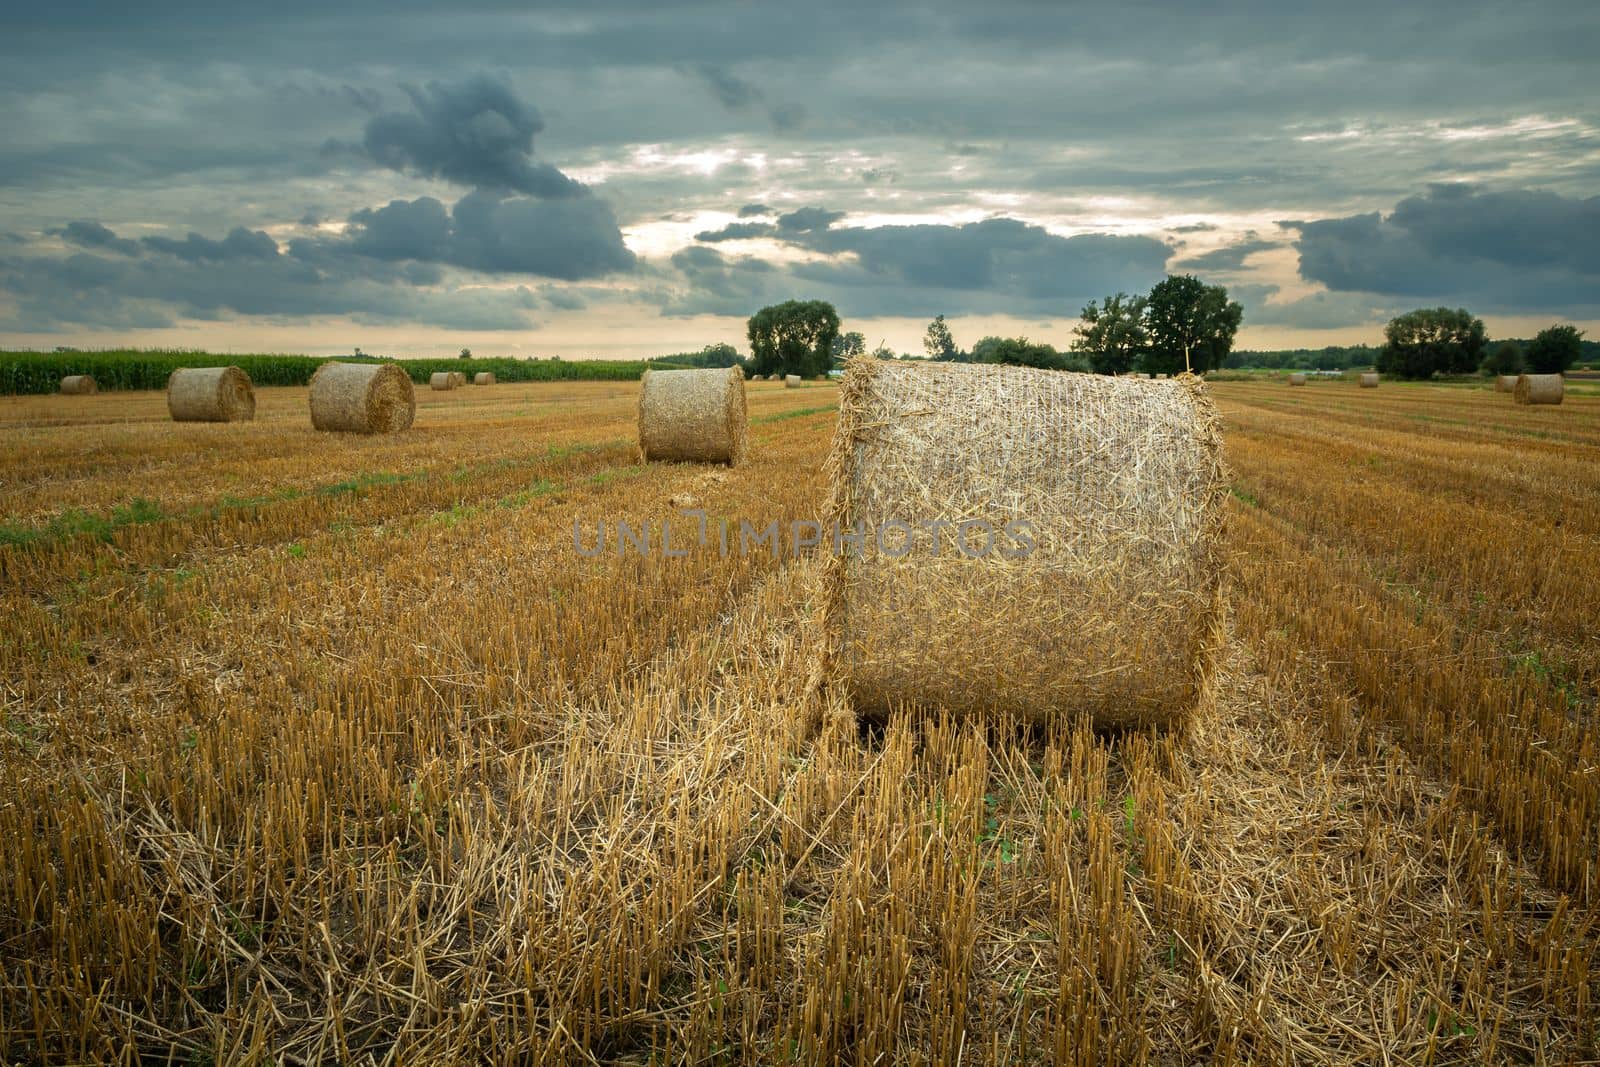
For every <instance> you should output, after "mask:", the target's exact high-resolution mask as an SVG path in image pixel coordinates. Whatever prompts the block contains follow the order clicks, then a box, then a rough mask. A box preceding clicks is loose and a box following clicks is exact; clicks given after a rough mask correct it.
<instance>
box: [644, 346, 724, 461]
mask: <svg viewBox="0 0 1600 1067" xmlns="http://www.w3.org/2000/svg"><path fill="white" fill-rule="evenodd" d="M749 437H750V420H749V419H748V418H747V417H746V415H745V404H744V372H743V371H742V370H740V369H739V368H738V367H727V368H725V369H714V370H647V371H645V372H644V377H643V379H641V381H640V382H639V451H640V453H641V454H642V455H643V456H644V459H645V462H647V463H648V462H652V461H655V460H688V461H690V462H695V463H726V464H728V465H729V466H730V467H735V466H738V465H739V464H740V463H742V462H743V461H744V457H745V451H746V449H747V448H748V446H749Z"/></svg>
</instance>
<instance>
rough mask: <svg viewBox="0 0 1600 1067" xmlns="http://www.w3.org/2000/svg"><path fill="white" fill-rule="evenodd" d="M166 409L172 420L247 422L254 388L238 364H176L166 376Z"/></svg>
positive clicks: (253, 410) (252, 408)
mask: <svg viewBox="0 0 1600 1067" xmlns="http://www.w3.org/2000/svg"><path fill="white" fill-rule="evenodd" d="M167 411H168V413H170V414H171V415H172V418H173V421H175V422H248V421H250V420H251V419H253V418H255V417H256V391H255V389H254V388H252V387H251V385H250V375H248V374H246V373H245V372H244V371H243V370H241V369H239V368H238V367H179V368H178V369H177V370H175V371H173V372H172V373H171V374H169V375H168V376H167Z"/></svg>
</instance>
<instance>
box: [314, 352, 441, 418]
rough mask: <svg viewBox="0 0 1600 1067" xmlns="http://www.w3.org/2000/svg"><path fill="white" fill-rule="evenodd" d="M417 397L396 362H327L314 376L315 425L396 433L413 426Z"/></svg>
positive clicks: (409, 380)
mask: <svg viewBox="0 0 1600 1067" xmlns="http://www.w3.org/2000/svg"><path fill="white" fill-rule="evenodd" d="M416 414H417V397H416V393H415V392H414V391H413V389H412V388H411V379H410V378H409V377H408V376H407V375H406V372H405V371H403V370H401V369H400V368H399V367H398V366H396V365H395V364H393V363H324V364H323V365H322V366H320V367H318V368H317V373H315V374H313V375H312V376H311V425H312V426H314V427H316V428H317V429H319V430H336V431H343V432H347V433H394V432H396V431H398V430H406V429H410V427H411V420H412V419H414V418H415V417H416Z"/></svg>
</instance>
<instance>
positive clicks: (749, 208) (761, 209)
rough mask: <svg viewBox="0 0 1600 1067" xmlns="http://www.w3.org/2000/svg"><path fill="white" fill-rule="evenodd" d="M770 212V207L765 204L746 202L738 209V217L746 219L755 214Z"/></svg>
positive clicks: (767, 213)
mask: <svg viewBox="0 0 1600 1067" xmlns="http://www.w3.org/2000/svg"><path fill="white" fill-rule="evenodd" d="M770 214H772V209H771V208H770V207H768V206H767V205H765V204H746V205H745V206H744V207H742V208H740V209H739V217H740V218H741V219H748V218H752V217H754V216H757V215H770Z"/></svg>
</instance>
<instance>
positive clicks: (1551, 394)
mask: <svg viewBox="0 0 1600 1067" xmlns="http://www.w3.org/2000/svg"><path fill="white" fill-rule="evenodd" d="M1565 393H1566V385H1565V383H1564V382H1563V381H1562V380H1561V375H1559V374H1522V375H1519V376H1518V377H1517V385H1516V401H1517V403H1519V404H1559V403H1561V398H1562V396H1563V395H1564V394H1565Z"/></svg>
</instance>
